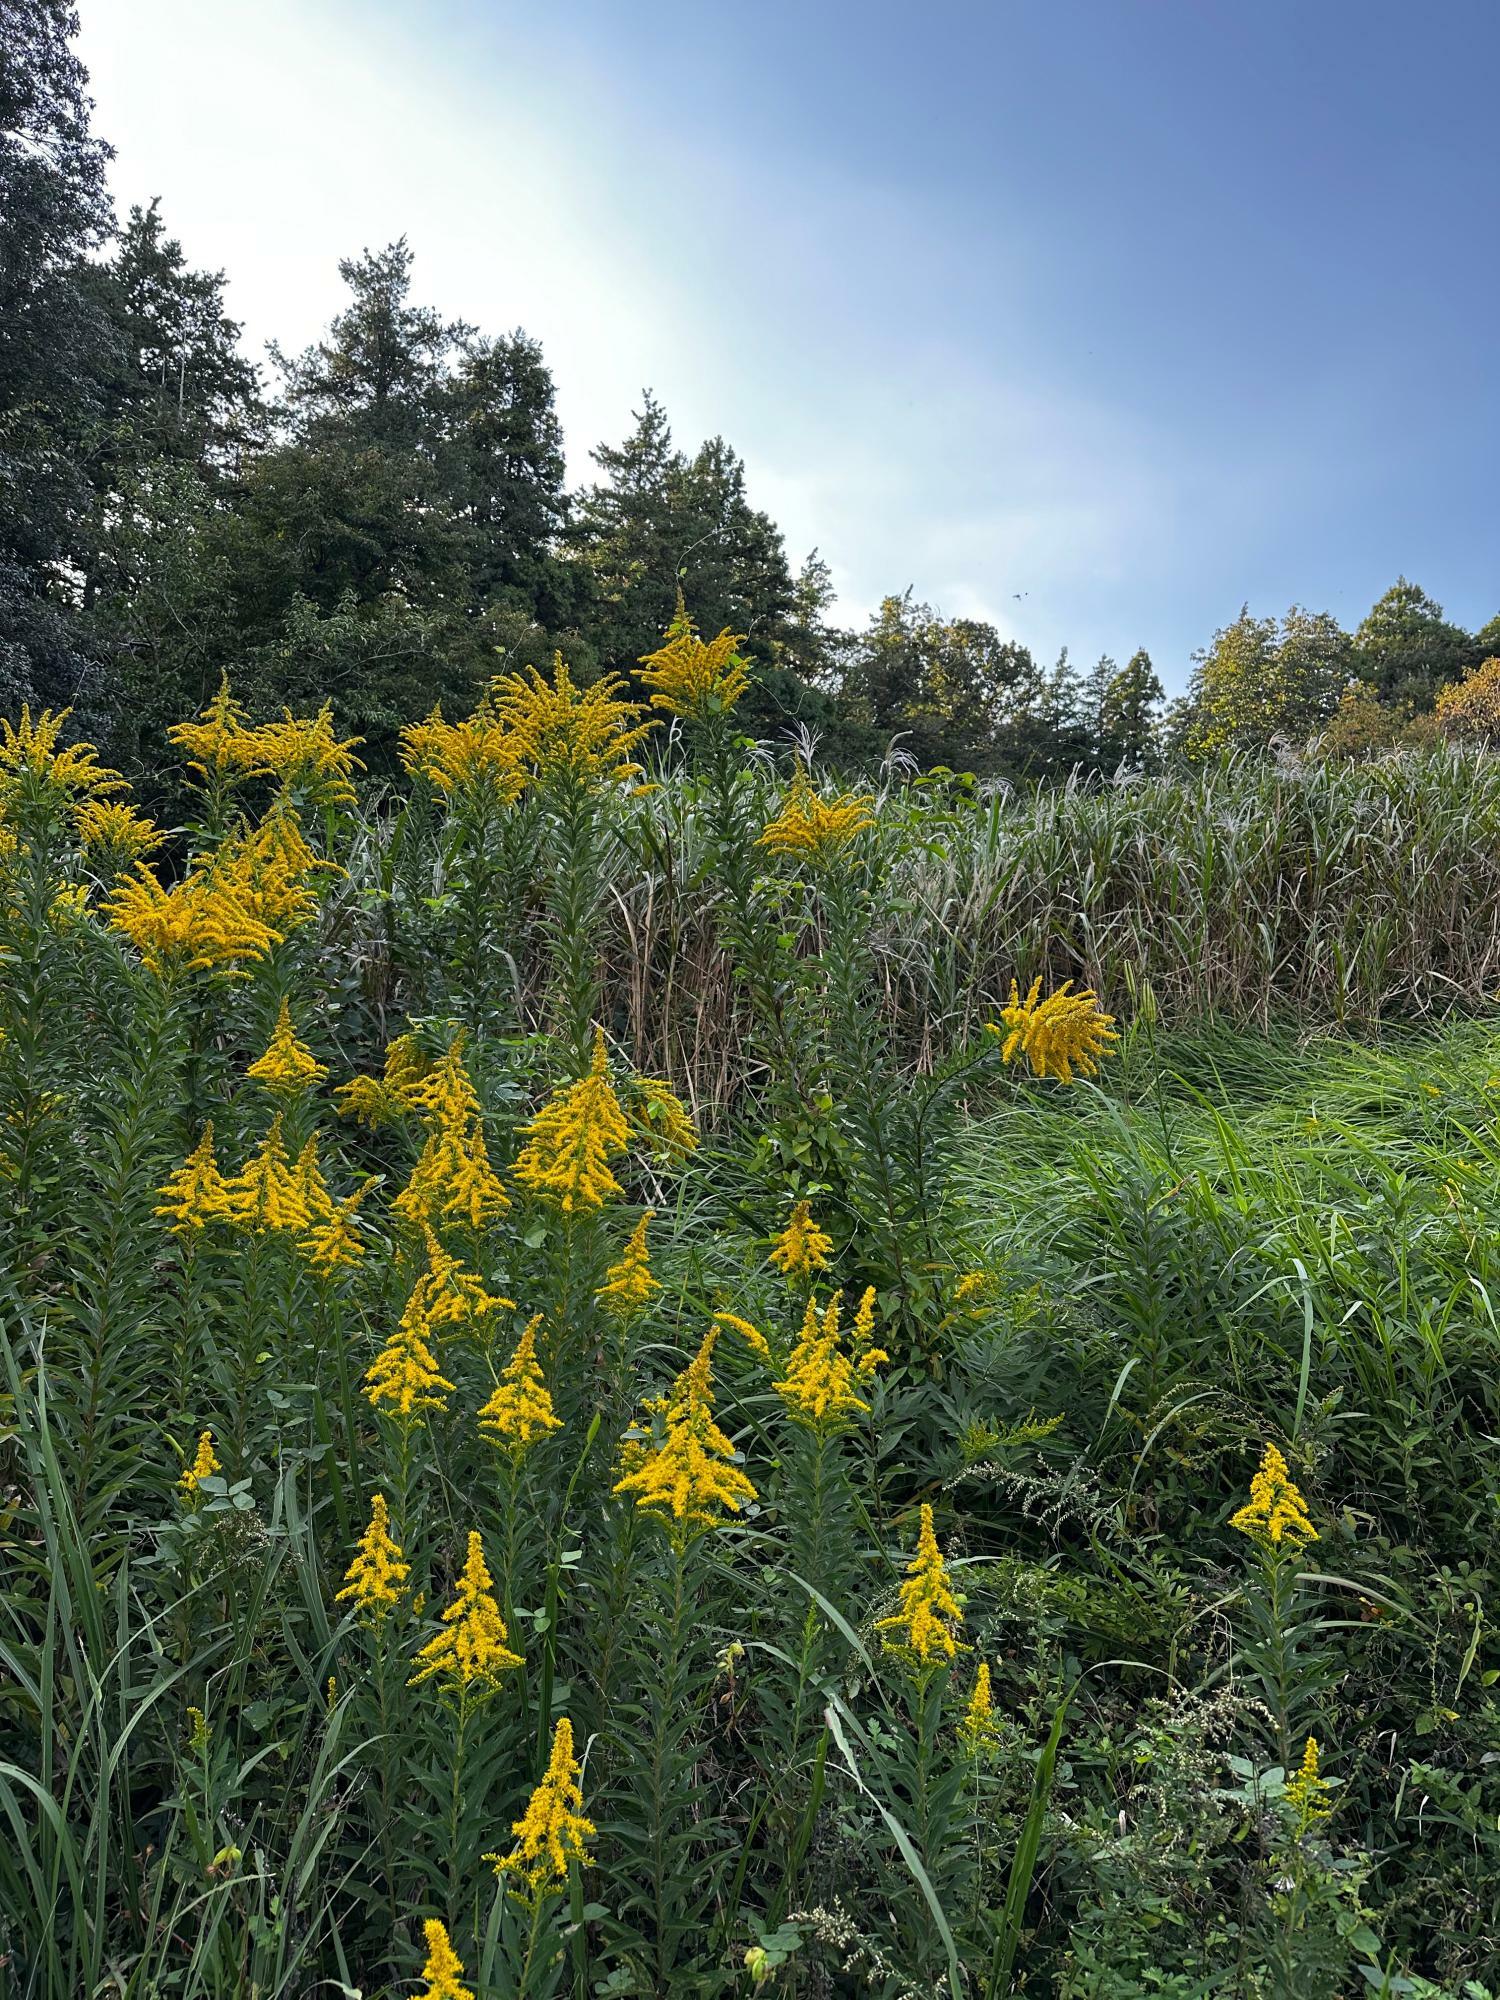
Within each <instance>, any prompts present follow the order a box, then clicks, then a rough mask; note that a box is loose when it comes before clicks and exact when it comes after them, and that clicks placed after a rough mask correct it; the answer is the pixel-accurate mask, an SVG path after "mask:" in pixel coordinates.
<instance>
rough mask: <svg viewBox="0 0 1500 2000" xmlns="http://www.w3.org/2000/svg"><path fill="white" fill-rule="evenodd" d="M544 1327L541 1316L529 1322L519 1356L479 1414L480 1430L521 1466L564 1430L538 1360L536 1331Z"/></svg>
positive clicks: (518, 1346)
mask: <svg viewBox="0 0 1500 2000" xmlns="http://www.w3.org/2000/svg"><path fill="white" fill-rule="evenodd" d="M541 1323H542V1315H541V1314H540V1313H537V1314H535V1315H534V1316H533V1317H532V1318H531V1319H530V1320H529V1321H528V1322H527V1325H526V1330H525V1332H524V1333H523V1334H522V1335H521V1338H520V1340H519V1341H518V1342H517V1343H516V1351H515V1353H514V1354H513V1355H512V1356H511V1358H510V1360H509V1362H508V1363H507V1364H506V1366H505V1369H504V1371H503V1372H502V1374H501V1376H500V1380H499V1381H498V1382H497V1383H496V1385H495V1389H494V1392H493V1394H492V1395H491V1396H490V1399H489V1401H488V1402H487V1403H486V1404H485V1406H484V1408H483V1409H482V1410H481V1411H480V1412H479V1428H480V1430H481V1431H482V1432H483V1433H484V1435H485V1436H486V1437H487V1438H489V1439H490V1441H491V1442H492V1443H493V1444H498V1445H500V1446H501V1447H502V1448H503V1449H504V1450H506V1451H508V1452H509V1453H510V1456H511V1459H512V1460H513V1462H514V1463H515V1464H517V1465H519V1464H520V1462H521V1460H522V1459H523V1458H524V1457H525V1456H526V1454H527V1452H528V1451H529V1450H530V1449H531V1447H532V1446H533V1445H534V1444H535V1443H536V1441H537V1439H538V1438H542V1437H545V1436H546V1435H547V1433H548V1432H549V1431H560V1430H561V1429H562V1420H561V1418H560V1417H559V1416H558V1415H557V1412H556V1411H555V1410H554V1409H553V1407H552V1395H551V1392H550V1390H549V1389H548V1387H547V1383H546V1378H545V1377H544V1376H543V1374H542V1366H541V1363H540V1362H539V1361H538V1360H537V1358H536V1330H537V1328H538V1327H539V1326H540V1325H541Z"/></svg>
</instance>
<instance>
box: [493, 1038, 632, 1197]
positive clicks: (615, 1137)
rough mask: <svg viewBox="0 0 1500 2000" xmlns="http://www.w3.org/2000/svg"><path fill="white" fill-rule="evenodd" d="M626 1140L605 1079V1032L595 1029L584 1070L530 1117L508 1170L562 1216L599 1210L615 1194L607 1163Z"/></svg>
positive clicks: (617, 1107) (620, 1114) (616, 1185)
mask: <svg viewBox="0 0 1500 2000" xmlns="http://www.w3.org/2000/svg"><path fill="white" fill-rule="evenodd" d="M629 1138H630V1132H629V1128H628V1127H627V1125H626V1123H625V1114H624V1113H623V1111H621V1109H620V1100H619V1098H618V1097H617V1096H616V1095H615V1089H614V1085H613V1084H612V1083H611V1082H610V1080H609V1058H608V1054H607V1052H606V1050H605V1047H604V1036H603V1034H602V1032H596V1033H595V1036H594V1054H593V1058H592V1060H591V1062H590V1064H589V1069H588V1074H587V1075H586V1076H582V1077H580V1078H579V1079H578V1081H577V1082H576V1083H569V1084H563V1085H560V1086H559V1087H558V1089H556V1090H554V1091H553V1093H552V1095H551V1097H549V1098H548V1100H547V1102H546V1103H545V1104H544V1105H543V1106H542V1108H541V1110H540V1111H538V1112H537V1113H536V1115H535V1116H534V1117H533V1118H532V1119H531V1121H530V1122H529V1123H528V1125H527V1126H526V1128H525V1144H524V1145H523V1146H522V1148H521V1151H520V1153H519V1154H518V1155H517V1158H516V1164H515V1167H514V1169H513V1172H514V1174H515V1177H516V1179H517V1181H519V1183H520V1184H521V1186H522V1187H524V1188H529V1189H530V1190H531V1192H532V1193H533V1194H537V1195H541V1196H542V1197H543V1199H545V1200H547V1201H552V1202H555V1203H556V1204H557V1206H558V1207H559V1208H560V1209H562V1211H563V1213H564V1214H565V1215H573V1214H576V1213H578V1212H579V1211H581V1210H587V1209H594V1208H602V1207H603V1205H604V1203H605V1202H606V1201H608V1200H609V1199H610V1197H611V1196H612V1195H617V1194H619V1193H620V1183H619V1182H618V1181H617V1180H616V1179H615V1177H614V1175H613V1174H612V1173H611V1172H610V1170H609V1162H610V1161H611V1160H612V1159H614V1158H616V1157H617V1156H618V1155H619V1154H621V1153H623V1152H624V1151H625V1149H626V1146H627V1145H628V1143H629Z"/></svg>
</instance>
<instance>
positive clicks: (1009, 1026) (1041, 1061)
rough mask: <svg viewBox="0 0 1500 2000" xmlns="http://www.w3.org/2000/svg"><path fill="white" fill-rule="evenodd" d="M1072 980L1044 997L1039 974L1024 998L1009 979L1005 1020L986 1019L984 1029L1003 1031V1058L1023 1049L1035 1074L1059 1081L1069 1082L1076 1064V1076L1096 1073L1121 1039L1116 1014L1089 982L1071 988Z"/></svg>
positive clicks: (1010, 1058) (1000, 1033)
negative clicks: (998, 1022)
mask: <svg viewBox="0 0 1500 2000" xmlns="http://www.w3.org/2000/svg"><path fill="white" fill-rule="evenodd" d="M1072 984H1073V982H1072V980H1071V979H1069V980H1068V981H1066V982H1065V984H1063V985H1062V986H1059V987H1058V989H1057V991H1056V992H1055V993H1049V994H1048V995H1047V997H1046V999H1045V1000H1044V999H1042V997H1041V992H1042V982H1041V979H1040V977H1038V978H1036V979H1033V980H1032V982H1031V986H1030V988H1029V990H1028V992H1027V994H1026V998H1025V999H1024V1000H1023V999H1022V998H1021V989H1020V987H1019V986H1018V985H1017V983H1016V981H1015V980H1014V979H1013V980H1012V981H1011V982H1010V1005H1009V1006H1008V1007H1002V1008H1001V1010H1000V1019H1001V1021H1002V1022H1003V1023H1004V1026H1003V1027H996V1026H995V1024H994V1023H993V1022H987V1023H986V1024H985V1032H986V1033H987V1034H991V1035H994V1036H996V1037H997V1038H1002V1037H1003V1042H1004V1046H1003V1047H1002V1049H1001V1051H1000V1055H1001V1059H1002V1061H1004V1062H1014V1061H1015V1060H1016V1058H1017V1057H1018V1056H1022V1055H1024V1056H1025V1058H1026V1060H1027V1061H1028V1062H1029V1063H1030V1064H1031V1067H1032V1070H1033V1072H1034V1074H1035V1075H1037V1076H1041V1077H1048V1076H1055V1077H1057V1078H1058V1079H1059V1081H1060V1082H1062V1083H1071V1082H1072V1081H1073V1072H1074V1071H1075V1070H1077V1072H1078V1074H1079V1075H1080V1076H1097V1075H1098V1074H1099V1063H1100V1059H1101V1058H1102V1057H1103V1056H1106V1055H1108V1054H1109V1052H1110V1050H1111V1049H1112V1048H1113V1046H1114V1044H1115V1043H1116V1042H1117V1041H1118V1040H1119V1039H1120V1038H1119V1036H1118V1035H1117V1034H1116V1033H1115V1029H1114V1025H1113V1024H1114V1018H1115V1017H1114V1015H1113V1014H1106V1013H1105V1011H1104V1009H1103V1008H1102V1007H1101V1006H1100V1005H1099V1000H1098V996H1097V995H1096V994H1094V993H1093V992H1092V991H1091V990H1090V989H1089V988H1087V987H1085V989H1084V990H1083V992H1082V993H1074V992H1072V991H1071V990H1070V989H1071V987H1072Z"/></svg>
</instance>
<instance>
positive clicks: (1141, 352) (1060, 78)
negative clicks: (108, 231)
mask: <svg viewBox="0 0 1500 2000" xmlns="http://www.w3.org/2000/svg"><path fill="white" fill-rule="evenodd" d="M81 4H82V8H83V13H84V31H83V37H82V43H81V48H82V53H83V55H84V58H85V60H86V61H87V62H88V64H89V66H90V68H91V70H92V72H93V88H94V93H95V96H96V98H97V101H98V113H97V123H98V127H99V129H100V131H101V132H102V133H103V134H104V135H105V136H106V137H108V138H110V139H112V140H113V141H114V142H115V144H116V145H117V147H118V149H119V158H118V160H117V163H116V169H115V187H116V194H117V199H118V200H119V202H120V205H121V206H122V208H123V207H124V206H125V205H126V204H128V203H129V202H131V201H135V200H144V199H146V198H148V197H149V196H151V195H153V194H160V195H161V196H162V198H163V209H164V213H165V216H166V218H167V221H168V223H169V225H170V227H171V228H172V229H173V230H174V231H175V232H176V233H177V234H178V235H180V236H181V237H182V239H183V242H184V244H185V246H186V248H187V250H188V253H189V255H190V256H191V258H192V259H193V260H194V261H195V262H196V263H200V264H207V265H213V266H219V265H222V266H224V267H225V268H226V269H227V271H228V273H229V277H230V293H229V296H230V303H231V307H232V309H233V310H234V311H235V312H236V314H237V315H238V316H239V317H240V318H242V319H243V320H244V322H245V324H246V333H247V341H248V342H249V344H250V345H251V347H252V348H253V349H254V350H256V351H259V348H260V345H261V343H263V342H264V341H265V340H266V339H268V338H270V337H272V336H275V337H278V338H280V339H281V340H282V341H283V342H284V343H286V344H290V345H296V344H299V343H300V342H302V341H304V340H306V339H310V338H312V337H313V336H314V335H315V333H316V332H317V330H318V328H319V326H320V325H321V324H322V323H323V322H324V321H325V320H326V319H327V317H328V316H329V314H330V313H331V312H332V311H333V310H335V309H336V307H337V304H338V301H339V297H340V287H339V284H338V279H337V275H336V272H335V269H334V264H335V260H336V259H337V257H338V256H340V255H342V254H347V253H349V252H351V251H357V250H358V249H359V248H360V247H362V246H363V245H365V244H367V243H368V244H371V245H375V244H379V243H383V242H386V241H388V240H390V239H391V238H392V237H394V236H397V235H400V234H402V233H405V234H406V235H407V236H408V237H409V238H410V240H411V242H412V244H413V247H414V249H415V250H416V253H417V259H418V262H417V281H418V289H419V291H420V292H421V294H422V295H423V296H424V298H426V299H428V300H430V301H431V302H432V303H434V304H436V305H438V306H440V307H442V308H443V309H444V310H445V311H447V312H449V313H451V314H454V315H461V316H463V317H465V318H467V319H470V320H473V321H476V322H478V323H479V324H480V325H481V326H483V327H485V328H486V329H488V330H500V329H503V328H507V327H510V326H513V325H517V324H519V325H523V326H525V327H526V328H527V329H528V330H529V331H530V332H532V333H533V334H535V335H536V336H537V337H538V338H539V339H540V340H541V341H542V343H543V345H544V347H545V349H546V352H547V356H548V359H549V361H550V362H551V365H552V367H553V370H554V373H555V375H556V377H557V383H558V402H559V409H560V412H561V415H562V418H563V421H564V425H565V427H566V431H567V439H568V446H569V457H570V464H571V467H572V470H573V473H574V476H575V477H578V478H581V477H584V476H586V475H587V472H588V469H589V467H588V449H589V447H590V445H591V444H593V443H595V442H596V441H597V440H598V439H600V438H610V439H614V438H617V437H619V436H620V435H621V434H622V432H623V431H624V430H625V429H626V428H627V427H628V425H629V421H630V415H629V413H630V410H631V407H632V405H634V404H638V402H639V395H640V390H641V387H642V386H643V385H645V384H649V385H650V386H651V387H652V388H653V389H654V390H655V391H656V393H657V394H658V396H659V397H660V398H661V400H662V401H663V402H664V404H665V406H666V408H667V411H668V413H669V415H670V417H671V419H672V422H673V425H674V429H675V431H676V434H677V437H678V439H679V441H680V442H682V443H684V444H688V445H692V444H695V443H696V442H697V441H698V440H699V439H700V438H701V437H703V436H705V435H707V434H709V433H711V432H715V431H721V432H723V434H724V435H725V436H726V437H727V438H728V439H729V440H730V442H731V443H732V444H733V445H734V446H735V447H736V448H737V449H738V450H739V451H740V452H741V453H742V454H743V455H744V457H745V459H746V461H747V464H748V467H749V476H750V487H751V496H752V498H753V499H754V500H755V501H756V502H757V503H758V504H759V505H761V506H763V507H765V508H766V509H767V510H768V511H769V512H770V513H771V514H772V515H773V516H774V517H775V518H776V519H777V520H778V521H779V522H780V523H781V525H782V527H783V528H784V530H785V531H786V535H787V542H788V547H789V551H790V553H791V554H792V556H793V559H794V560H800V558H801V556H802V555H803V554H805V553H806V551H807V550H808V549H809V548H811V547H812V546H813V545H814V544H816V545H817V546H818V547H819V548H820V550H821V552H822V554H823V555H824V557H825V558H826V559H827V560H828V561H829V562H830V564H831V565H832V568H833V574H834V579H835V582H836V584H837V586H838V589H839V592H840V606H839V609H840V613H841V615H842V616H844V617H845V618H847V619H850V620H858V619H861V618H862V617H863V616H864V615H865V613H867V612H868V611H869V610H870V609H871V608H873V606H874V604H875V603H876V602H877V601H878V599H879V598H880V596H881V595H882V594H883V593H884V592H886V591H888V590H900V589H902V588H904V587H906V586H907V585H908V584H910V585H912V586H913V587H914V588H915V590H916V592H917V594H918V596H919V597H924V598H926V599H928V600H930V601H931V602H933V603H935V604H937V605H939V606H940V607H941V608H943V609H945V610H946V611H948V612H950V613H953V614H967V615H976V616H984V617H989V618H992V619H993V620H994V621H995V623H996V624H997V625H999V626H1000V627H1001V628H1002V630H1004V631H1005V632H1006V633H1007V634H1010V635H1012V636H1015V637H1017V638H1019V639H1022V640H1024V641H1026V642H1027V643H1028V644H1030V645H1031V646H1032V647H1033V648H1034V649H1035V650H1036V651H1037V652H1038V653H1039V654H1040V655H1042V656H1043V657H1044V658H1046V659H1049V660H1050V659H1051V658H1052V657H1053V656H1054V655H1055V654H1056V652H1057V650H1058V648H1059V647H1060V646H1062V645H1067V646H1068V647H1069V648H1070V650H1071V652H1072V655H1073V657H1074V658H1075V659H1076V660H1078V661H1080V662H1083V663H1087V662H1089V661H1091V660H1092V659H1093V658H1094V657H1096V656H1097V654H1098V653H1100V652H1101V651H1108V652H1111V653H1113V654H1115V655H1116V656H1117V657H1119V658H1124V657H1125V656H1126V655H1127V654H1128V653H1129V652H1130V651H1131V650H1132V649H1133V648H1134V647H1135V646H1136V645H1139V644H1144V645H1146V646H1147V647H1149V649H1150V650H1151V652H1152V654H1153V656H1154V657H1155V659H1156V661H1157V664H1158V667H1159V669H1160V670H1161V672H1162V675H1163V678H1164V679H1165V680H1166V681H1167V683H1168V686H1169V687H1171V688H1177V687H1180V686H1181V684H1182V681H1183V679H1184V677H1185V674H1186V672H1187V668H1188V664H1189V658H1190V655H1191V653H1192V651H1193V649H1194V648H1195V647H1196V646H1198V645H1201V644H1202V643H1204V642H1205V641H1206V640H1207V639H1208V638H1209V637H1210V636H1211V634H1212V632H1213V630H1214V628H1215V627H1216V626H1217V625H1220V624H1223V623H1225V622H1226V621H1227V620H1229V619H1230V618H1232V617H1233V616H1234V615H1235V614H1236V613H1237V611H1238V610H1239V607H1240V604H1241V603H1242V602H1243V601H1245V600H1247V599H1248V600H1249V602H1250V603H1251V605H1252V607H1253V608H1254V609H1256V610H1259V611H1279V610H1282V609H1284V608H1285V607H1286V606H1287V605H1288V604H1289V603H1292V602H1294V601H1296V602H1301V603H1305V604H1308V605H1310V606H1312V607H1314V608H1317V609H1322V608H1327V609H1331V610H1333V611H1335V612H1336V613H1338V614H1339V615H1340V616H1341V617H1342V618H1344V619H1345V620H1346V621H1348V622H1351V623H1352V622H1354V621H1356V620H1357V619H1358V618H1359V616H1360V615H1361V614H1362V613H1363V611H1364V610H1365V609H1366V607H1367V606H1368V604H1369V603H1370V601H1371V599H1372V598H1373V597H1375V596H1376V595H1377V594H1378V593H1379V592H1380V591H1381V590H1382V589H1384V588H1385V586H1386V585H1387V584H1389V583H1390V582H1391V581H1392V580H1393V579H1394V577H1395V576H1396V574H1397V573H1398V571H1404V572H1405V573H1406V574H1407V575H1409V576H1413V577H1415V578H1416V579H1417V580H1418V581H1420V582H1421V583H1423V584H1424V585H1425V586H1426V587H1427V589H1428V590H1430V591H1431V592H1432V593H1433V594H1434V595H1435V596H1436V597H1438V598H1439V599H1441V600H1442V602H1443V603H1444V604H1445V605H1446V607H1447V609H1448V611H1449V613H1450V615H1451V616H1453V617H1455V618H1457V619H1459V620H1460V621H1462V622H1464V623H1466V624H1468V625H1470V626H1475V625H1478V624H1480V623H1482V622H1483V621H1484V620H1485V619H1487V618H1489V617H1490V616H1492V615H1493V614H1494V613H1495V612H1496V611H1497V610H1500V479H1497V477H1496V463H1495V460H1496V452H1495V445H1496V440H1497V437H1500V369H1497V367H1496V365H1495V361H1494V356H1495V353H1496V350H1497V333H1496V329H1497V326H1500V266H1497V260H1496V257H1495V246H1496V243H1497V241H1500V146H1497V145H1496V143H1495V140H1494V137H1493V129H1492V124H1493V80H1494V76H1495V74H1496V68H1497V63H1500V6H1497V5H1496V4H1495V0H1439V4H1437V5H1435V6H1432V7H1417V6H1414V5H1411V4H1409V0H1402V4H1387V0H1296V4H1291V0H1257V4H1251V3H1250V0H1220V4H1207V0H1199V4H1186V0H988V4H983V0H966V4H930V3H929V4H928V5H925V6H922V7H916V6H912V5H910V4H906V5H901V6H896V5H888V4H885V0H862V3H861V4H860V5H858V6H855V5H849V4H831V0H824V3H823V4H820V0H804V4H802V5H800V6H796V5H790V4H782V0H758V4H757V5H755V6H753V7H747V6H744V5H736V6H733V7H731V6H727V5H716V4H702V0H699V4H698V5H692V6H690V5H688V4H686V0H629V4H626V0H614V3H613V4H606V0H567V4H566V5H564V4H560V0H525V4H520V0H424V4H416V3H415V0H411V4H406V0H403V4H396V0H257V4H256V5H254V6H250V5H228V4H222V0H217V3H216V4H212V5H208V6H205V5H204V4H202V0H81ZM168 110H169V112H170V115H166V113H167V111H168Z"/></svg>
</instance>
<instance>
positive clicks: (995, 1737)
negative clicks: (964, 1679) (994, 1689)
mask: <svg viewBox="0 0 1500 2000" xmlns="http://www.w3.org/2000/svg"><path fill="white" fill-rule="evenodd" d="M958 1740H959V1742H960V1743H961V1744H962V1745H963V1747H964V1749H965V1750H967V1751H968V1753H969V1755H970V1756H971V1757H983V1756H984V1755H985V1754H986V1752H987V1751H990V1750H992V1749H993V1748H994V1747H995V1745H996V1743H998V1742H999V1740H1000V1719H999V1717H998V1716H997V1715H996V1714H995V1698H994V1695H993V1694H992V1693H991V1691H990V1667H989V1661H988V1660H981V1662H980V1664H979V1671H978V1673H977V1674H975V1676H974V1690H973V1693H972V1694H971V1695H970V1696H969V1699H968V1702H967V1704H966V1705H965V1708H964V1712H963V1715H962V1717H961V1719H960V1721H959V1725H958Z"/></svg>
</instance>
